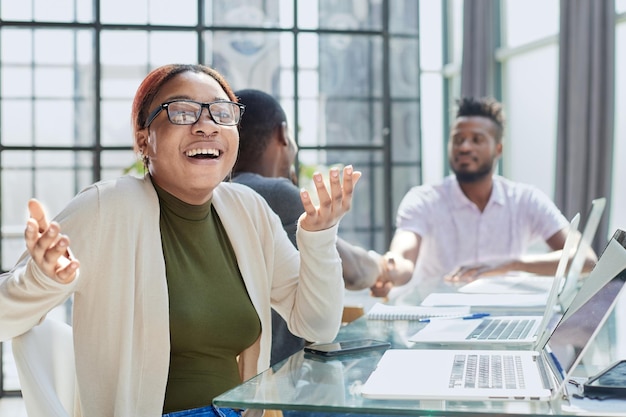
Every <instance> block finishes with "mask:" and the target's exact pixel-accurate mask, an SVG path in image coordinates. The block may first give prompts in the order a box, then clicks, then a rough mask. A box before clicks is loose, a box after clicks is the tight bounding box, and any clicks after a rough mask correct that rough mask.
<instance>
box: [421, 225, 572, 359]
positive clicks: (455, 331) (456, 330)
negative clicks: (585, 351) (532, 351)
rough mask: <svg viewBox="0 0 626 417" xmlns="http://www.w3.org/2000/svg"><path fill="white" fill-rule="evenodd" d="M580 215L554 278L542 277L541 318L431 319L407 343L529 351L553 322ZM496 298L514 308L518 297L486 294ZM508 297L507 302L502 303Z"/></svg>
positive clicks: (566, 243) (515, 295)
mask: <svg viewBox="0 0 626 417" xmlns="http://www.w3.org/2000/svg"><path fill="white" fill-rule="evenodd" d="M579 221H580V215H579V214H576V215H575V216H574V217H573V218H572V220H571V222H570V226H569V232H568V234H567V239H566V240H565V245H564V246H563V251H562V255H561V259H560V260H559V264H558V266H557V270H556V273H555V277H556V278H553V279H550V278H544V279H546V280H549V281H550V282H551V283H552V288H551V289H550V292H549V293H547V294H546V297H545V301H544V304H543V306H542V307H543V315H514V316H505V315H502V316H488V317H482V318H478V319H472V320H459V319H444V318H442V319H433V320H431V321H430V323H428V324H427V325H426V327H424V328H423V329H421V330H420V331H419V332H417V333H416V334H414V335H413V336H411V337H409V341H411V342H418V343H437V344H468V345H472V346H473V345H474V344H484V345H498V344H507V345H520V346H522V345H526V346H528V347H529V348H530V347H532V346H533V344H534V343H535V342H536V341H537V335H539V334H541V333H542V332H544V331H545V329H546V328H547V326H548V324H549V323H550V322H551V321H554V320H555V312H556V311H557V299H558V295H559V290H560V288H561V280H562V278H563V277H564V276H565V270H566V269H567V264H568V262H569V259H570V256H569V254H570V253H571V252H572V249H573V248H574V246H575V244H576V241H577V240H578V238H577V233H576V232H577V230H578V223H579ZM488 295H490V296H492V297H497V298H498V299H499V301H500V302H504V303H505V305H506V303H508V304H509V305H515V303H516V302H518V301H519V298H520V295H518V294H502V295H500V294H488ZM507 297H508V301H503V300H505V299H506V298H507Z"/></svg>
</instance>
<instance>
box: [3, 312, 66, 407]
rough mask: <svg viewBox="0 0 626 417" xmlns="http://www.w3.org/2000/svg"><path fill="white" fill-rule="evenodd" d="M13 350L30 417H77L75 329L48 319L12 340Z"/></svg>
mask: <svg viewBox="0 0 626 417" xmlns="http://www.w3.org/2000/svg"><path fill="white" fill-rule="evenodd" d="M12 346H13V357H14V358H15V365H16V367H17V375H18V378H19V381H20V386H21V388H22V397H23V398H24V405H25V406H26V413H27V414H28V417H74V409H75V408H76V409H78V408H77V407H75V400H76V395H75V390H76V368H75V365H74V344H73V338H72V328H71V327H70V326H69V325H68V324H67V323H64V322H62V321H59V320H56V319H52V318H49V317H48V318H46V319H45V320H44V321H43V322H42V323H40V324H39V325H37V326H35V327H33V328H32V329H30V330H29V331H27V332H26V333H24V334H22V335H20V336H18V337H15V338H13V341H12Z"/></svg>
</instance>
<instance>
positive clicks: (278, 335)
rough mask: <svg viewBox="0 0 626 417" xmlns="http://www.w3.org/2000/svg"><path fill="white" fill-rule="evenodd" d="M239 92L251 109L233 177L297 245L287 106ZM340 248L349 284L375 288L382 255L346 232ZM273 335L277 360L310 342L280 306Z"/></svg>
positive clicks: (298, 204)
mask: <svg viewBox="0 0 626 417" xmlns="http://www.w3.org/2000/svg"><path fill="white" fill-rule="evenodd" d="M235 95H236V96H237V97H238V98H239V102H240V103H242V104H244V105H245V106H246V110H245V113H244V116H243V117H242V118H241V122H240V125H239V156H238V158H237V162H236V163H235V167H234V168H233V178H232V180H233V181H234V182H237V183H241V184H245V185H247V186H249V187H251V188H252V189H254V190H255V191H256V192H258V193H259V194H261V195H262V196H263V197H264V198H265V200H266V201H267V203H268V204H269V206H270V207H271V208H272V209H273V210H274V212H276V214H278V216H279V217H280V219H281V221H282V223H283V227H284V229H285V231H286V232H287V234H288V235H289V238H290V239H291V242H292V243H293V244H294V245H295V246H296V247H297V244H296V225H297V221H298V218H299V217H300V216H301V215H302V213H303V212H304V207H303V206H302V201H301V199H300V189H299V188H298V187H297V186H296V185H295V183H294V180H293V171H292V170H293V164H294V162H295V158H296V153H297V152H298V147H297V146H296V143H295V142H294V140H293V139H292V138H291V136H290V135H289V129H288V126H287V118H286V116H285V112H284V110H283V108H282V107H281V105H280V103H278V101H277V100H276V99H275V98H274V97H272V96H271V95H269V94H266V93H264V92H262V91H259V90H253V89H246V90H240V91H236V92H235ZM337 250H338V252H339V255H340V256H341V260H342V264H343V278H344V282H345V285H346V288H347V289H349V290H361V289H365V288H370V287H371V286H372V285H373V284H374V282H375V281H376V278H377V276H378V275H379V273H380V272H381V271H380V270H379V268H381V267H380V266H379V265H380V260H379V259H378V255H376V254H375V253H374V252H370V253H368V251H366V250H365V249H363V248H360V247H358V246H354V245H351V244H349V243H347V242H346V241H344V240H342V239H340V238H339V239H337ZM272 340H273V342H272V358H271V364H272V365H273V364H275V363H276V362H279V361H281V360H283V359H285V358H286V357H288V356H289V355H291V354H293V353H295V352H297V351H298V350H300V349H302V347H303V346H304V343H305V341H304V340H302V339H300V338H298V337H296V336H294V335H292V334H291V333H290V332H289V330H288V329H287V324H286V323H285V321H284V320H283V319H282V317H280V316H279V315H278V314H277V313H276V312H274V311H273V312H272Z"/></svg>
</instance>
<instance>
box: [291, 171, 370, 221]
mask: <svg viewBox="0 0 626 417" xmlns="http://www.w3.org/2000/svg"><path fill="white" fill-rule="evenodd" d="M359 178H361V173H360V172H359V171H354V169H353V168H352V165H348V166H346V167H345V168H344V169H343V184H342V180H341V178H340V176H339V169H338V168H331V170H330V193H329V192H328V189H327V188H326V185H325V184H324V179H323V178H322V174H320V173H319V172H316V173H315V174H313V182H314V184H315V188H316V190H317V196H318V199H319V207H316V206H315V205H314V204H313V202H312V201H311V196H310V195H309V193H308V192H307V191H305V190H301V191H300V198H301V199H302V204H303V205H304V214H303V215H302V218H301V219H300V226H301V227H302V228H303V229H304V230H308V231H311V232H315V231H319V230H324V229H328V228H330V227H332V226H334V225H335V224H337V223H338V222H339V220H340V219H341V218H342V217H343V215H344V214H346V213H347V212H348V211H349V210H350V206H351V205H352V193H353V191H354V186H355V185H356V183H357V181H358V180H359Z"/></svg>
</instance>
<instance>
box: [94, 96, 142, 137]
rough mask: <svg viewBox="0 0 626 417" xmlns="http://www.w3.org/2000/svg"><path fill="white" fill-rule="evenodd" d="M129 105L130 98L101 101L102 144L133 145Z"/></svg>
mask: <svg viewBox="0 0 626 417" xmlns="http://www.w3.org/2000/svg"><path fill="white" fill-rule="evenodd" d="M138 85H139V84H137V86H138ZM135 88H136V87H135ZM131 105H132V100H130V99H129V100H103V101H102V105H101V111H102V113H101V114H102V119H101V126H102V145H104V146H128V147H132V146H133V135H132V130H131V129H132V128H131V123H130V122H131V120H130V108H131Z"/></svg>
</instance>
